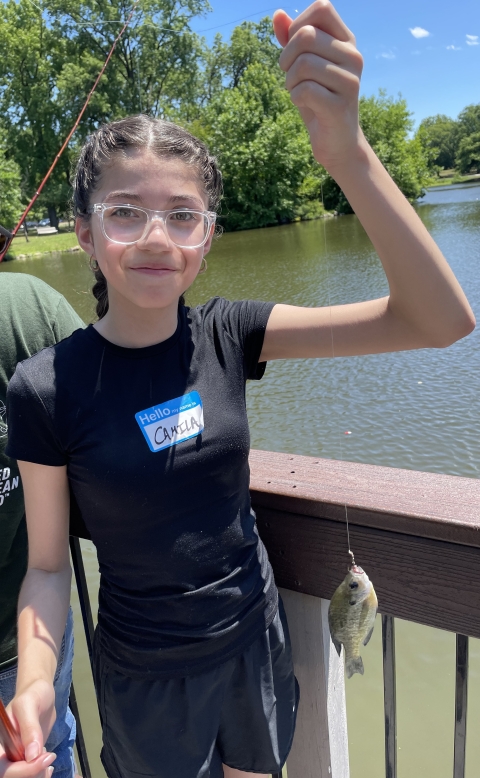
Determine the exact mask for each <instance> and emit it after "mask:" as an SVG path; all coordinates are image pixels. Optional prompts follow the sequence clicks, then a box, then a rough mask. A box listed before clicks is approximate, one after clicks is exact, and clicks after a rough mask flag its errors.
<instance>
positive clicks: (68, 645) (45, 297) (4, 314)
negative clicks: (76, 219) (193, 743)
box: [0, 272, 85, 778]
mask: <svg viewBox="0 0 480 778" xmlns="http://www.w3.org/2000/svg"><path fill="white" fill-rule="evenodd" d="M84 326H85V325H84V323H83V321H82V320H81V319H80V318H79V316H77V314H76V313H75V311H74V310H73V308H72V307H71V306H70V305H69V304H68V303H67V301H66V300H65V298H64V297H63V296H62V295H61V294H59V292H56V291H55V290H54V289H52V288H51V287H50V286H48V284H45V283H44V282H43V281H40V280H39V279H38V278H34V277H33V276H30V275H26V274H24V273H11V272H2V273H1V274H0V333H1V338H0V698H1V699H2V701H3V703H4V704H5V705H7V704H8V703H9V702H10V700H11V699H12V697H13V696H14V693H15V682H16V675H17V633H16V622H17V600H18V594H19V592H20V586H21V584H22V581H23V578H24V576H25V573H26V570H27V554H28V544H27V529H26V522H25V506H24V500H23V491H22V483H21V479H20V473H19V471H18V467H17V463H16V461H15V460H14V459H11V458H10V457H8V456H7V455H6V454H5V447H6V444H7V437H8V419H7V418H6V413H5V398H6V394H7V385H8V382H9V380H10V378H11V377H12V375H13V373H14V372H15V368H16V366H17V363H18V362H20V361H22V360H24V359H28V357H30V356H32V355H33V354H36V353H37V352H38V351H40V349H43V348H46V347H47V346H51V345H53V344H54V343H58V342H59V341H60V340H63V338H66V337H68V336H69V335H71V334H72V332H74V331H75V330H77V329H79V327H84ZM72 660H73V621H72V614H71V612H70V613H69V617H68V620H67V625H66V630H65V635H64V638H63V642H62V648H61V650H60V655H59V657H58V666H57V673H56V680H55V707H56V713H57V719H56V722H55V725H54V727H53V729H52V732H51V734H50V737H49V743H48V744H47V750H48V751H52V752H54V753H56V755H57V758H56V760H55V763H54V775H55V778H73V776H74V775H75V772H76V770H75V762H74V758H73V745H74V742H75V719H74V717H73V715H72V713H71V711H70V709H69V707H68V698H69V693H70V684H71V677H72ZM1 761H2V760H0V762H1ZM46 774H47V775H48V773H46ZM2 775H3V771H2V765H1V764H0V776H2Z"/></svg>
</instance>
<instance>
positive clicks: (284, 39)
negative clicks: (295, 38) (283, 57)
mask: <svg viewBox="0 0 480 778" xmlns="http://www.w3.org/2000/svg"><path fill="white" fill-rule="evenodd" d="M272 21H273V30H274V32H275V35H276V37H277V41H278V42H279V44H280V46H282V47H283V46H286V45H287V43H288V30H289V28H290V25H291V23H292V19H291V17H290V16H289V15H288V14H287V13H285V11H275V13H274V14H273V19H272Z"/></svg>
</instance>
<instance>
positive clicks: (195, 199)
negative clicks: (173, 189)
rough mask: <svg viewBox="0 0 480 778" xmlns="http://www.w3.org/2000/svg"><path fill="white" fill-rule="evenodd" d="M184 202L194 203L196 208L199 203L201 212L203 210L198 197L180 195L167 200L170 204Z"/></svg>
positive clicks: (203, 206) (202, 204)
mask: <svg viewBox="0 0 480 778" xmlns="http://www.w3.org/2000/svg"><path fill="white" fill-rule="evenodd" d="M185 200H189V201H190V202H191V203H195V205H197V207H198V204H199V203H201V208H202V210H203V209H204V208H205V205H204V203H202V201H201V200H200V198H199V197H195V195H190V194H180V195H172V196H171V197H170V198H169V202H170V203H178V202H185Z"/></svg>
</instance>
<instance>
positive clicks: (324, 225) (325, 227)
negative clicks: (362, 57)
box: [320, 181, 355, 569]
mask: <svg viewBox="0 0 480 778" xmlns="http://www.w3.org/2000/svg"><path fill="white" fill-rule="evenodd" d="M320 192H321V195H322V207H323V212H324V217H323V240H324V245H325V259H326V268H327V299H328V311H329V315H330V340H331V343H332V358H333V359H335V345H334V342H333V323H332V302H331V298H330V262H329V259H328V246H327V219H326V218H325V202H324V199H323V181H321V183H320ZM340 458H341V461H342V462H343V461H344V459H343V443H342V438H341V437H340ZM345 522H346V527H347V546H348V555H349V557H350V562H351V564H350V566H351V565H354V564H355V557H354V555H353V551H352V550H351V548H350V528H349V524H348V508H347V502H346V501H345ZM350 566H349V569H350Z"/></svg>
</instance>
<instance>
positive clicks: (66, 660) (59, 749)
mask: <svg viewBox="0 0 480 778" xmlns="http://www.w3.org/2000/svg"><path fill="white" fill-rule="evenodd" d="M72 662H73V614H72V610H71V609H70V611H69V613H68V617H67V625H66V627H65V634H64V636H63V640H62V645H61V648H60V655H59V657H58V665H57V672H56V673H55V680H54V682H53V686H54V689H55V710H56V712H57V718H56V720H55V724H54V725H53V728H52V731H51V732H50V735H49V736H48V740H47V742H46V743H45V747H46V749H47V751H53V752H54V753H55V754H56V755H57V758H56V759H55V762H54V763H53V767H54V772H53V778H74V775H75V773H76V767H75V758H74V756H73V746H74V743H75V736H76V725H75V718H74V716H73V713H72V711H71V710H70V708H69V707H68V698H69V695H70V684H71V683H72ZM16 681H17V666H16V665H15V666H14V667H10V668H9V669H8V670H5V671H4V672H3V673H0V697H1V698H2V700H3V703H4V704H5V705H8V703H9V702H10V700H11V699H12V697H13V696H14V694H15V684H16Z"/></svg>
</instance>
